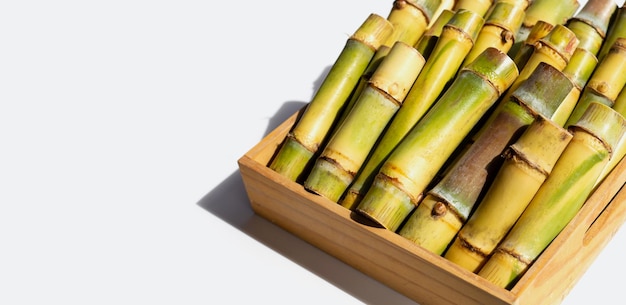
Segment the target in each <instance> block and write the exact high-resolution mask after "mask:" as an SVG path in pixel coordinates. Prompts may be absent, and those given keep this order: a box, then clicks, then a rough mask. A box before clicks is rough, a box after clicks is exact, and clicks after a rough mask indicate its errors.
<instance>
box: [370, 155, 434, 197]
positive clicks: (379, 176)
mask: <svg viewBox="0 0 626 305" xmlns="http://www.w3.org/2000/svg"><path fill="white" fill-rule="evenodd" d="M390 168H392V169H393V170H394V171H398V172H402V173H403V175H404V172H403V171H402V170H401V169H400V168H399V167H397V166H395V165H391V166H390ZM375 179H380V180H384V181H386V182H387V183H389V184H393V186H394V187H396V188H397V189H399V190H401V191H402V192H403V193H404V194H406V196H407V197H409V198H410V199H411V204H413V206H417V205H418V204H419V203H420V201H422V198H424V193H419V194H417V196H414V195H413V194H411V192H409V191H407V189H406V188H404V185H402V183H401V182H400V180H399V179H398V178H394V177H391V176H389V175H387V174H385V173H383V172H379V173H378V174H376V177H375Z"/></svg>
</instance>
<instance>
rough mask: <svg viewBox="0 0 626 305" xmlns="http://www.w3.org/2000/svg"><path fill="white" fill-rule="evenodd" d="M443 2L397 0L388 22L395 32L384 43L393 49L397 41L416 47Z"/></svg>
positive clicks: (433, 0) (439, 0)
mask: <svg viewBox="0 0 626 305" xmlns="http://www.w3.org/2000/svg"><path fill="white" fill-rule="evenodd" d="M440 4H441V0H395V1H394V2H393V6H392V8H391V11H390V12H389V15H388V16H387V20H389V22H391V24H392V25H393V32H392V34H391V35H389V37H388V38H387V39H386V40H385V41H384V42H383V45H386V46H388V47H392V46H393V45H394V43H395V42H396V41H402V42H404V43H406V44H408V45H411V46H413V45H415V43H416V42H417V40H418V39H419V38H420V37H421V36H422V35H423V34H424V32H425V31H426V30H427V29H428V24H429V23H430V19H431V18H432V16H433V14H434V13H435V10H436V9H437V8H438V7H439V5H440Z"/></svg>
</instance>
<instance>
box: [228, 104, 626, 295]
mask: <svg viewBox="0 0 626 305" xmlns="http://www.w3.org/2000/svg"><path fill="white" fill-rule="evenodd" d="M297 115H298V114H297V113H296V114H294V115H293V116H292V117H291V118H289V119H288V120H286V121H285V122H283V123H282V124H281V125H280V126H279V127H277V128H276V129H275V130H273V131H272V132H271V133H270V134H268V135H267V136H266V137H265V138H264V139H263V140H262V141H261V142H260V143H258V144H257V145H256V146H254V147H253V148H252V149H250V150H249V151H248V152H247V153H246V154H245V155H244V156H242V157H241V158H240V159H239V160H238V165H239V170H240V173H241V175H242V178H243V182H244V185H245V188H246V192H247V194H248V197H249V199H250V204H251V207H252V209H253V210H254V211H255V213H257V214H258V215H260V216H262V217H264V218H266V219H267V220H269V221H271V222H273V223H275V224H277V225H278V226H280V227H282V228H283V229H285V230H287V231H289V232H291V233H293V234H295V235H297V236H298V237H300V238H301V239H303V240H305V241H307V242H308V243H310V244H312V245H314V246H316V247H318V248H320V249H321V250H323V251H325V252H327V253H329V254H331V255H333V256H335V257H336V258H338V259H340V260H342V261H343V262H345V263H347V264H348V265H350V266H352V267H354V268H356V269H358V270H360V271H361V272H363V273H365V274H367V275H369V276H371V277H372V278H374V279H376V280H378V281H380V282H382V283H384V284H386V285H387V286H389V287H390V288H392V289H394V290H396V291H398V292H399V293H402V294H403V295H405V296H407V297H408V298H410V299H412V300H415V301H416V302H418V303H419V304H421V305H443V304H450V305H457V304H464V305H474V304H475V305H487V304H519V305H522V304H528V305H536V304H560V303H561V302H562V300H563V298H564V297H565V296H566V295H567V294H568V293H569V291H570V290H571V288H572V287H573V286H574V285H575V284H576V282H577V281H578V280H579V278H580V277H581V276H582V275H583V273H584V272H585V271H586V270H587V269H588V267H589V265H590V264H591V263H592V262H593V260H594V259H595V258H596V256H597V255H598V254H599V253H600V251H601V250H602V249H603V248H604V246H605V245H606V244H607V242H608V241H609V240H610V239H611V238H612V237H613V235H614V234H615V233H616V232H617V230H618V229H619V228H620V227H621V225H622V224H623V223H624V221H625V220H626V212H625V211H624V210H625V209H626V202H625V201H626V191H624V190H622V187H623V186H624V182H625V181H626V161H622V162H620V164H619V165H618V166H617V167H616V168H615V169H614V170H613V172H612V173H611V174H610V175H609V176H608V177H607V178H606V179H605V180H604V182H603V183H602V185H600V186H599V187H598V188H597V189H596V191H595V192H594V193H593V194H592V196H591V197H590V198H589V199H588V200H587V202H586V203H585V205H584V206H583V208H582V209H581V210H580V211H579V213H578V214H577V215H576V217H575V218H574V219H573V220H572V221H571V222H570V223H569V224H568V226H566V227H565V228H564V230H563V231H562V232H561V233H560V234H559V236H558V237H557V238H556V239H555V240H554V241H553V242H552V243H551V244H550V246H549V247H548V248H547V249H546V250H545V251H544V252H543V253H542V255H541V256H540V257H539V258H538V259H537V260H536V262H535V263H534V264H533V265H532V266H531V268H530V269H529V270H528V271H527V273H526V274H525V275H524V276H523V277H522V278H521V279H520V281H519V282H518V283H517V284H516V285H515V287H513V288H512V289H511V290H506V289H503V288H500V287H497V286H495V285H493V284H491V283H490V282H488V281H486V280H485V279H483V278H481V277H480V276H478V275H476V274H473V273H471V272H469V271H467V270H465V269H463V268H460V267H459V266H457V265H455V264H454V263H452V262H450V261H448V260H446V259H445V258H443V257H441V256H439V255H436V254H433V253H431V252H429V251H427V250H424V249H422V248H421V247H419V246H417V245H415V244H414V243H412V242H410V241H409V240H407V239H405V238H403V237H402V236H400V235H398V234H396V233H394V232H391V231H389V230H386V229H383V228H379V227H375V226H371V225H367V224H364V223H362V222H361V220H362V219H361V217H359V215H357V214H355V213H353V212H351V211H349V210H348V209H346V208H343V207H342V206H340V205H339V204H337V203H335V202H332V201H330V200H328V199H326V198H323V197H321V196H317V195H314V194H312V193H309V192H308V191H306V190H305V189H304V188H303V187H302V185H300V184H297V183H295V182H293V181H291V180H289V179H286V178H284V177H282V176H281V175H280V174H278V173H276V172H274V171H273V170H271V169H269V168H268V167H267V165H268V163H269V161H270V159H271V158H272V156H273V154H274V153H275V152H276V150H277V148H278V146H279V145H280V143H281V142H282V141H283V139H284V137H285V135H286V134H287V133H288V131H289V130H290V128H291V127H292V126H293V124H294V122H295V121H296V119H297Z"/></svg>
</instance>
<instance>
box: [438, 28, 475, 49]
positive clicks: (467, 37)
mask: <svg viewBox="0 0 626 305" xmlns="http://www.w3.org/2000/svg"><path fill="white" fill-rule="evenodd" d="M443 27H444V28H447V29H449V30H452V31H455V32H458V33H459V35H461V36H460V37H459V38H457V39H458V40H463V41H468V42H469V43H470V45H471V46H473V45H474V39H473V38H472V36H471V35H470V34H469V33H468V32H466V31H464V30H463V29H461V28H460V27H458V26H456V25H453V24H449V23H448V24H446V25H444V26H443ZM455 37H458V36H455ZM461 37H462V38H461Z"/></svg>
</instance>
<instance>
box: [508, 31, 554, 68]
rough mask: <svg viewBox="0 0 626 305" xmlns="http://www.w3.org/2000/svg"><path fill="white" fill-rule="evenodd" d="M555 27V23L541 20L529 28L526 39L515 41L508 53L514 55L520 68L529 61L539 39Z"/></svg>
mask: <svg viewBox="0 0 626 305" xmlns="http://www.w3.org/2000/svg"><path fill="white" fill-rule="evenodd" d="M553 28H554V25H553V24H550V23H548V22H546V21H543V20H539V21H537V23H535V25H533V27H532V28H531V29H530V30H529V32H528V34H527V35H526V39H525V40H524V41H515V42H514V43H513V46H511V48H510V49H509V52H508V54H509V55H511V56H512V57H513V61H515V64H516V65H517V68H518V69H520V70H521V69H523V68H524V66H525V65H526V62H528V58H529V57H530V55H532V54H533V52H534V51H535V44H536V43H537V42H538V41H539V39H541V38H544V37H546V36H547V35H548V33H550V31H552V29H553ZM520 29H521V28H520ZM518 31H519V29H518Z"/></svg>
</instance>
